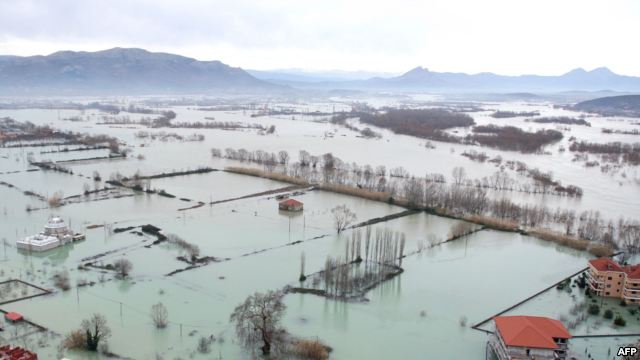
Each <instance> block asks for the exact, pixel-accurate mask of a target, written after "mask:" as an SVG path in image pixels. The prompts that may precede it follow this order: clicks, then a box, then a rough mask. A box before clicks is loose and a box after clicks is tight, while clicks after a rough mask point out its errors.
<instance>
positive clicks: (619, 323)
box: [613, 315, 627, 326]
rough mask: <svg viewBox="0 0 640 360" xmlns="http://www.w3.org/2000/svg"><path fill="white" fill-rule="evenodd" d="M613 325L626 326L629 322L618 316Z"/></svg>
mask: <svg viewBox="0 0 640 360" xmlns="http://www.w3.org/2000/svg"><path fill="white" fill-rule="evenodd" d="M613 324H614V325H616V326H625V325H627V322H626V321H625V320H624V319H623V318H622V316H620V315H618V316H616V318H615V320H613Z"/></svg>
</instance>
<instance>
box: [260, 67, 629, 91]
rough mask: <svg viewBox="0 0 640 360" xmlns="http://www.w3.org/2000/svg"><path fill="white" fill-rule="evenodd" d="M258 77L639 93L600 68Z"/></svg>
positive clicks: (360, 85)
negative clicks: (554, 71) (320, 77)
mask: <svg viewBox="0 0 640 360" xmlns="http://www.w3.org/2000/svg"><path fill="white" fill-rule="evenodd" d="M255 75H256V76H257V77H259V78H262V79H264V80H267V81H271V82H274V83H278V84H283V85H284V84H286V85H291V86H297V87H315V88H331V89H335V88H342V89H376V90H399V91H419V90H430V91H443V92H460V91H466V92H515V91H518V92H520V91H527V92H555V91H602V90H609V91H623V92H634V91H640V77H632V76H624V75H618V74H615V73H614V72H612V71H611V70H609V69H607V68H605V67H601V68H597V69H594V70H591V71H586V70H584V69H575V70H572V71H569V72H568V73H566V74H563V75H560V76H541V75H520V76H505V75H497V74H493V73H479V74H465V73H452V72H434V71H429V70H428V69H425V68H423V67H416V68H414V69H412V70H410V71H408V72H406V73H404V74H402V75H399V76H395V77H373V78H370V79H366V80H351V81H324V82H323V81H321V80H318V79H314V81H309V80H304V79H295V78H288V79H284V80H283V77H282V74H281V73H280V74H279V75H280V77H273V76H272V77H270V76H269V74H268V73H264V72H263V73H261V74H255Z"/></svg>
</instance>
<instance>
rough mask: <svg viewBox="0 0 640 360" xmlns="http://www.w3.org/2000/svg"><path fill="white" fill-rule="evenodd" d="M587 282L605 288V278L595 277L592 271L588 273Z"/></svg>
mask: <svg viewBox="0 0 640 360" xmlns="http://www.w3.org/2000/svg"><path fill="white" fill-rule="evenodd" d="M587 282H590V283H594V284H597V285H602V286H604V277H600V276H595V275H593V274H592V273H591V271H587Z"/></svg>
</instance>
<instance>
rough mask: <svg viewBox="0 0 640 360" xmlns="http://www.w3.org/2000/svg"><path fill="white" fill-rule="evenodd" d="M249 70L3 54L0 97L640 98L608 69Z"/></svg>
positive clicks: (149, 59)
mask: <svg viewBox="0 0 640 360" xmlns="http://www.w3.org/2000/svg"><path fill="white" fill-rule="evenodd" d="M369 75H373V74H371V73H365V72H343V71H333V72H309V71H302V70H281V71H263V70H247V71H245V70H243V69H241V68H236V67H231V66H229V65H226V64H224V63H222V62H220V61H199V60H196V59H193V58H189V57H184V56H180V55H174V54H167V53H155V52H149V51H146V50H143V49H136V48H113V49H109V50H103V51H97V52H83V51H81V52H73V51H60V52H56V53H53V54H51V55H46V56H28V57H20V56H0V95H52V94H55V95H93V94H95V95H102V94H119V95H127V94H132V95H134V94H211V93H242V94H246V93H264V92H268V93H270V94H272V93H279V92H290V91H295V89H296V88H297V89H314V90H321V91H327V90H335V89H340V90H363V91H387V90H392V91H409V92H416V91H432V92H467V93H474V92H476V93H497V92H525V91H526V92H559V91H601V90H609V91H619V92H639V91H640V77H632V76H624V75H618V74H615V73H613V72H612V71H611V70H609V69H607V68H604V67H602V68H597V69H595V70H592V71H586V70H584V69H575V70H572V71H569V72H568V73H566V74H563V75H560V76H540V75H521V76H504V75H497V74H493V73H479V74H465V73H451V72H433V71H429V70H428V69H425V68H423V67H416V68H414V69H412V70H410V71H408V72H406V73H404V74H402V75H398V76H390V75H387V74H384V75H385V76H374V77H370V78H366V77H368V76H369Z"/></svg>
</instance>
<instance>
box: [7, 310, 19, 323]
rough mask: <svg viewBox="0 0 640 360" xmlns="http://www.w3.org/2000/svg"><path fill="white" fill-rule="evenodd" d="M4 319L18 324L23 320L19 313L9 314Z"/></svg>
mask: <svg viewBox="0 0 640 360" xmlns="http://www.w3.org/2000/svg"><path fill="white" fill-rule="evenodd" d="M4 318H5V319H7V321H11V322H18V321H20V320H22V315H21V314H18V313H17V312H8V313H6V314H4Z"/></svg>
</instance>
